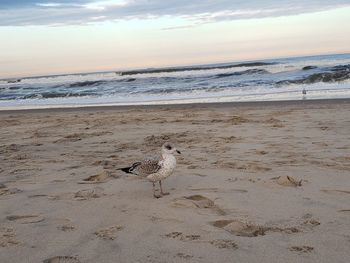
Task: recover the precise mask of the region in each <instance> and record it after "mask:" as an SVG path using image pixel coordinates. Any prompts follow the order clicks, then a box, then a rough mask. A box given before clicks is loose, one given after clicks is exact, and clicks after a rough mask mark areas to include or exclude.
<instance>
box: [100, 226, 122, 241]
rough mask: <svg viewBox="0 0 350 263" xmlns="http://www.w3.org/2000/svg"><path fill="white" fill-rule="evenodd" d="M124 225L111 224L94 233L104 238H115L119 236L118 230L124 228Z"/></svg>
mask: <svg viewBox="0 0 350 263" xmlns="http://www.w3.org/2000/svg"><path fill="white" fill-rule="evenodd" d="M122 229H123V227H122V226H111V227H107V228H103V229H100V230H98V231H96V232H95V233H94V234H95V235H96V236H98V237H99V238H101V239H104V240H114V239H115V238H116V237H117V232H118V231H120V230H122Z"/></svg>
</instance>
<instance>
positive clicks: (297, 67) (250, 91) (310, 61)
mask: <svg viewBox="0 0 350 263" xmlns="http://www.w3.org/2000/svg"><path fill="white" fill-rule="evenodd" d="M0 78H1V76H0ZM303 91H304V92H303ZM303 93H304V94H303ZM305 93H306V94H305ZM332 98H350V54H336V55H322V56H308V57H293V58H282V59H268V60H259V61H246V62H234V63H221V64H210V65H196V66H184V67H170V68H148V69H140V70H130V71H113V72H99V73H84V74H67V75H55V76H38V77H24V78H20V79H0V109H2V110H4V109H33V108H55V107H87V106H99V105H139V104H142V105H147V104H149V105H153V104H178V103H201V102H235V101H237V102H240V101H276V100H279V101H284V100H305V99H332Z"/></svg>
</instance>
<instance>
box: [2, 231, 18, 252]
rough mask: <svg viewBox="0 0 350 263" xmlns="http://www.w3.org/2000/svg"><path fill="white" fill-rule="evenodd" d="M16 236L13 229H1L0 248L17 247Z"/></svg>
mask: <svg viewBox="0 0 350 263" xmlns="http://www.w3.org/2000/svg"><path fill="white" fill-rule="evenodd" d="M17 244H19V242H18V241H17V240H16V234H15V231H14V229H13V228H8V227H0V247H9V246H13V245H17Z"/></svg>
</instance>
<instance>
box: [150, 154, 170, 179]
mask: <svg viewBox="0 0 350 263" xmlns="http://www.w3.org/2000/svg"><path fill="white" fill-rule="evenodd" d="M162 157H163V160H162V162H161V166H162V168H161V169H160V170H159V171H158V172H157V173H155V174H150V175H149V176H147V179H148V180H150V181H153V182H155V181H160V180H163V179H165V178H167V177H168V176H170V175H171V174H172V173H173V172H174V170H175V167H176V159H175V157H174V155H172V154H163V156H162Z"/></svg>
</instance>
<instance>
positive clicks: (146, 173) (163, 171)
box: [118, 142, 181, 198]
mask: <svg viewBox="0 0 350 263" xmlns="http://www.w3.org/2000/svg"><path fill="white" fill-rule="evenodd" d="M175 152H176V153H178V154H181V152H180V151H179V150H177V149H176V148H175V146H174V145H173V144H172V143H170V142H166V143H164V144H163V146H162V150H161V155H159V156H157V157H146V158H145V159H144V160H143V161H141V162H136V163H133V164H132V165H131V166H130V167H125V168H119V169H118V170H122V171H123V172H125V173H130V174H135V175H138V176H141V177H145V178H146V179H148V180H149V181H150V182H152V184H153V196H154V197H155V198H160V197H162V196H163V195H168V194H169V193H168V192H163V189H162V180H164V179H166V178H167V177H169V176H170V175H171V174H172V173H173V172H174V170H175V167H176V158H175V156H174V153H175ZM156 182H159V188H160V194H156Z"/></svg>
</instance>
